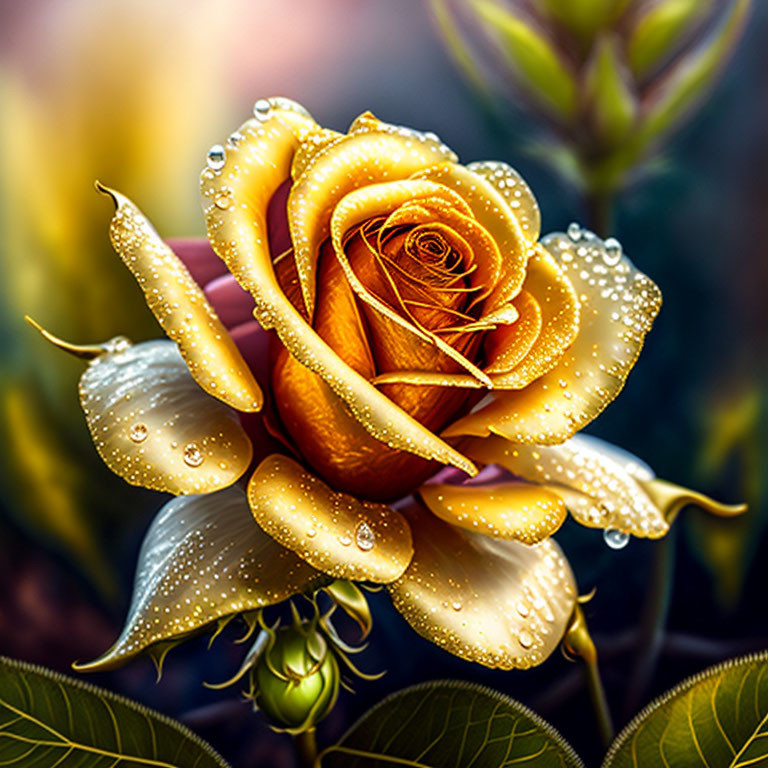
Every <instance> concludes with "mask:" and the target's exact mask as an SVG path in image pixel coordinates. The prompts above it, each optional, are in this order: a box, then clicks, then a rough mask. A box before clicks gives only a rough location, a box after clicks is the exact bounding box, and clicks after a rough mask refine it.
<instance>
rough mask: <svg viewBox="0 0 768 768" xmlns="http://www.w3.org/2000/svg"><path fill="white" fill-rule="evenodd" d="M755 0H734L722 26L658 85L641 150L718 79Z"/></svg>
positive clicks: (648, 108)
mask: <svg viewBox="0 0 768 768" xmlns="http://www.w3.org/2000/svg"><path fill="white" fill-rule="evenodd" d="M751 4H752V0H732V2H731V6H730V9H729V12H728V13H727V14H726V15H725V18H724V19H723V20H722V21H721V23H720V26H719V27H718V28H717V29H716V30H715V31H714V32H713V33H712V34H711V35H710V36H709V38H708V39H707V40H705V41H704V43H702V44H701V45H700V46H699V47H698V48H696V49H695V50H694V51H692V52H691V53H689V54H687V55H686V56H685V57H684V58H683V59H681V60H680V61H679V62H678V63H677V64H676V65H675V67H674V68H673V69H672V70H671V71H670V73H669V74H668V75H666V76H665V78H664V80H663V81H662V82H661V84H660V85H659V86H658V87H657V88H656V89H655V91H654V93H653V96H652V99H651V101H650V103H649V104H648V105H647V106H646V116H645V120H644V123H643V125H642V127H641V129H640V131H639V132H638V137H637V145H638V148H639V149H640V150H641V151H642V149H644V148H645V147H646V146H647V145H648V144H649V143H651V142H653V141H655V140H657V139H658V138H659V137H661V136H662V134H664V133H667V132H669V131H670V130H671V129H672V128H674V127H675V125H676V124H677V123H679V122H680V120H682V119H683V118H684V117H685V115H686V114H687V112H688V111H689V110H690V109H691V108H692V107H693V106H695V104H696V103H697V102H698V101H699V100H700V99H701V98H702V96H703V95H704V93H705V92H706V91H707V89H708V88H709V87H710V86H711V85H712V84H713V83H714V81H715V79H716V77H717V75H718V73H719V72H720V70H721V68H722V67H723V66H724V64H725V60H726V59H727V58H728V56H729V54H730V53H731V52H732V51H733V49H734V47H735V46H736V43H737V42H738V40H739V37H740V35H741V31H742V29H743V27H744V24H745V23H746V19H747V14H748V12H749V9H750V6H751Z"/></svg>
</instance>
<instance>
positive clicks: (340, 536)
mask: <svg viewBox="0 0 768 768" xmlns="http://www.w3.org/2000/svg"><path fill="white" fill-rule="evenodd" d="M248 501H249V503H250V505H251V511H252V512H253V515H254V517H255V518H256V521H257V522H258V524H259V525H260V526H261V527H262V528H263V529H264V530H265V531H266V532H267V533H268V534H270V536H273V537H274V538H275V539H276V540H277V541H278V542H280V544H282V545H283V546H285V547H288V549H290V550H292V551H293V552H295V553H296V554H297V555H298V556H299V557H301V558H302V559H303V560H306V561H307V562H308V563H309V564H310V565H312V566H313V567H314V568H317V569H318V570H320V571H323V572H324V573H327V574H328V575H329V576H332V577H333V578H335V579H350V580H352V581H373V582H376V583H380V584H381V583H384V584H386V583H389V582H391V581H394V580H395V579H397V578H398V577H399V576H401V575H402V574H403V571H404V570H405V569H406V568H407V567H408V563H409V562H410V560H411V555H412V554H413V546H412V544H411V531H410V528H409V526H408V523H407V522H406V521H405V518H404V517H403V516H402V515H401V514H400V513H399V512H396V511H395V510H394V509H392V508H390V507H388V506H386V505H385V504H374V503H372V502H368V501H360V500H358V499H356V498H355V497H354V496H349V495H348V494H345V493H338V492H336V491H333V490H332V489H331V488H329V487H328V486H327V485H326V484H325V483H324V482H322V481H321V480H319V479H318V478H316V477H315V476H314V475H311V474H310V473H309V472H306V471H305V470H304V469H302V467H301V466H300V465H299V464H297V463H296V462H295V461H294V460H293V459H289V458H288V457H287V456H281V455H279V454H273V455H272V456H268V457H267V458H266V459H264V461H262V462H261V464H260V465H259V466H258V468H257V469H256V471H255V472H254V473H253V477H251V480H250V482H249V483H248Z"/></svg>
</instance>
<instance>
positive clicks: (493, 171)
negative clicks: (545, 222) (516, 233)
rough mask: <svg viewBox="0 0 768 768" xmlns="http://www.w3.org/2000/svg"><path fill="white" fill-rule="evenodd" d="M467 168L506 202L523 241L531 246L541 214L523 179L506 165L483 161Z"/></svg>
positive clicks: (536, 236) (534, 239)
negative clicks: (489, 185)
mask: <svg viewBox="0 0 768 768" xmlns="http://www.w3.org/2000/svg"><path fill="white" fill-rule="evenodd" d="M467 168H468V169H469V170H470V171H473V172H474V173H477V174H479V175H480V176H482V177H483V178H485V179H486V180H487V181H488V183H489V184H492V185H493V187H494V188H495V189H496V190H497V191H498V192H499V194H500V195H501V196H502V197H503V198H504V199H505V200H506V202H507V205H508V206H509V208H510V210H511V212H512V215H513V216H514V217H515V218H516V219H517V222H518V223H519V224H520V228H521V229H522V230H523V235H524V236H525V239H526V240H527V241H528V242H529V243H531V244H533V243H535V242H536V241H537V240H538V239H539V233H540V232H541V212H540V211H539V204H538V203H537V202H536V198H535V197H534V196H533V192H531V188H530V187H529V186H528V184H527V183H526V182H525V180H524V179H523V177H522V176H521V175H520V174H519V173H518V172H517V171H516V170H515V169H514V168H512V167H510V166H509V165H507V164H506V163H500V162H497V161H495V160H484V161H481V162H477V163H469V165H467Z"/></svg>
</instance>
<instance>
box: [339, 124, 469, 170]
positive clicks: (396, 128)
mask: <svg viewBox="0 0 768 768" xmlns="http://www.w3.org/2000/svg"><path fill="white" fill-rule="evenodd" d="M347 133H348V134H349V135H350V136H352V135H355V134H360V133H392V134H395V135H396V136H402V137H403V138H406V139H408V140H409V141H415V142H417V143H418V144H425V145H426V146H428V147H430V148H432V149H434V150H435V151H436V152H439V153H440V155H441V156H442V159H443V160H445V161H447V162H450V163H457V162H458V161H459V157H458V155H457V154H456V153H455V152H454V151H453V150H452V149H451V148H450V147H448V146H446V145H445V144H443V142H442V141H440V137H439V136H437V134H435V133H432V132H431V131H417V130H416V129H415V128H408V127H406V126H403V125H394V124H393V123H385V122H384V121H383V120H379V118H378V117H376V116H375V115H374V114H373V113H371V112H363V113H362V114H361V115H358V116H357V117H356V118H355V119H354V120H353V121H352V124H351V125H350V126H349V131H347Z"/></svg>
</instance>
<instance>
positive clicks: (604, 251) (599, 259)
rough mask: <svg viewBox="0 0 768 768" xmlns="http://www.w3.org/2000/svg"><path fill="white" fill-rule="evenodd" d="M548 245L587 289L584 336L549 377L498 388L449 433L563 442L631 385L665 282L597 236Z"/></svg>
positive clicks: (551, 239)
mask: <svg viewBox="0 0 768 768" xmlns="http://www.w3.org/2000/svg"><path fill="white" fill-rule="evenodd" d="M543 244H544V245H545V246H546V247H547V248H548V249H549V250H550V251H551V253H552V254H553V255H554V256H555V258H557V260H558V262H559V263H560V264H561V265H562V267H563V268H564V269H565V272H566V275H567V277H568V279H569V280H570V281H571V282H572V283H573V286H574V288H575V289H576V292H577V294H578V295H579V300H580V303H581V320H580V326H579V334H578V337H577V338H576V341H575V342H574V343H573V344H572V345H571V347H570V348H569V349H568V351H567V352H566V353H565V354H564V355H563V357H562V358H561V359H560V361H559V362H558V364H557V366H556V367H555V368H554V369H553V370H552V371H550V372H549V373H547V374H546V375H545V376H542V377H541V378H539V379H537V380H536V381H534V382H533V383H532V384H530V385H529V386H527V387H526V388H525V389H522V390H519V391H514V392H502V393H498V394H497V395H496V396H495V398H494V400H493V401H492V402H491V403H490V404H489V405H487V406H486V407H484V408H482V409H480V410H477V411H475V412H474V413H472V414H470V415H469V416H466V417H464V418H463V419H460V420H459V421H458V422H456V424H453V425H451V426H450V427H449V428H448V429H447V430H445V431H444V433H443V434H444V435H450V436H457V435H477V436H479V437H483V436H486V435H489V434H491V433H496V434H499V435H502V436H503V437H506V438H508V439H509V440H511V441H513V442H517V443H538V444H541V445H552V444H556V443H561V442H563V441H564V440H566V439H568V438H569V437H570V436H571V435H573V434H574V433H576V432H577V431H578V430H579V429H581V428H582V427H584V426H585V425H586V424H588V423H589V422H590V421H592V420H593V419H594V418H595V417H596V416H598V415H599V414H600V413H601V412H602V411H603V409H604V408H605V407H606V406H607V405H608V404H609V403H610V402H611V401H612V400H613V399H614V398H615V397H616V396H617V395H618V394H619V392H620V391H621V389H622V387H623V386H624V381H625V380H626V378H627V376H628V375H629V372H630V371H631V370H632V366H633V365H634V364H635V361H636V360H637V357H638V355H639V354H640V350H641V349H642V346H643V341H644V339H645V335H646V333H648V331H649V330H650V328H651V325H652V323H653V320H654V318H655V317H656V314H657V313H658V311H659V308H660V306H661V294H660V292H659V289H658V288H657V287H656V285H655V284H654V283H653V282H652V281H651V280H650V279H649V278H648V277H646V276H645V275H644V274H642V272H638V271H637V270H636V269H635V267H634V266H633V265H632V263H631V262H630V261H629V260H628V259H627V258H626V257H624V256H618V257H617V255H616V253H615V249H614V248H610V249H609V248H606V246H605V244H604V243H603V241H602V240H600V239H599V238H597V237H595V236H593V235H590V236H589V237H585V238H584V239H583V241H579V242H574V241H573V240H571V239H570V238H569V237H567V236H566V235H564V234H553V235H549V236H548V237H547V238H545V240H544V241H543ZM534 348H535V346H534ZM505 375H506V374H505Z"/></svg>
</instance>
